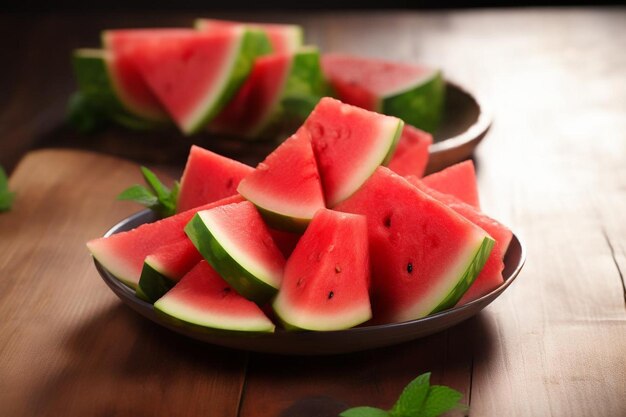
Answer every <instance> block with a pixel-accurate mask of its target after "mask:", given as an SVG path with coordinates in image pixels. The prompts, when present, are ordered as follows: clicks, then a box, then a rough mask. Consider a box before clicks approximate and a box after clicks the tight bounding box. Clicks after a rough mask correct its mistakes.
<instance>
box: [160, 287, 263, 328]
mask: <svg viewBox="0 0 626 417" xmlns="http://www.w3.org/2000/svg"><path fill="white" fill-rule="evenodd" d="M154 308H156V309H158V310H160V311H162V312H163V313H165V314H167V315H169V316H172V317H175V318H177V319H179V320H183V321H185V322H188V323H193V324H197V325H199V326H204V327H210V328H214V329H223V330H240V331H252V332H273V331H274V328H275V326H274V324H273V323H272V322H271V321H270V320H269V319H268V318H267V317H265V315H263V313H262V312H261V311H260V310H259V314H256V315H254V316H245V317H243V316H237V317H233V316H232V315H230V314H220V313H218V312H215V311H209V310H207V309H200V308H194V307H193V306H190V305H188V304H185V303H184V302H182V301H180V300H177V299H175V298H174V297H168V296H167V295H165V296H163V297H162V298H161V299H159V300H158V301H157V302H156V303H154ZM209 308H210V307H209Z"/></svg>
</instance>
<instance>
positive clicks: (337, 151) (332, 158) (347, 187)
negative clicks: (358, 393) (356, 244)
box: [304, 97, 403, 207]
mask: <svg viewBox="0 0 626 417" xmlns="http://www.w3.org/2000/svg"><path fill="white" fill-rule="evenodd" d="M402 126H403V122H402V120H400V119H397V118H395V117H390V116H383V115H382V114H377V113H373V112H369V111H367V110H363V109H360V108H358V107H354V106H350V105H347V104H344V103H342V102H340V101H338V100H335V99H332V98H329V97H325V98H323V99H322V100H320V102H319V103H318V105H317V106H316V107H315V109H314V110H313V112H312V113H311V115H310V116H309V117H308V118H307V120H306V121H305V123H304V127H305V128H306V129H307V130H308V131H309V132H310V134H311V141H312V144H313V151H314V153H315V158H316V160H317V164H318V169H319V171H320V176H321V178H322V188H323V189H324V195H325V197H326V204H327V206H328V207H334V206H335V205H336V204H338V203H340V202H341V201H343V200H345V199H346V198H348V197H349V196H350V195H352V194H353V193H354V192H355V191H356V190H358V189H359V187H360V186H361V185H362V184H363V183H364V182H365V181H366V180H367V179H368V178H369V177H370V175H372V174H373V173H374V171H375V170H376V167H378V166H379V165H380V164H383V163H387V162H388V161H389V159H390V158H391V155H392V154H393V151H394V150H395V146H396V142H397V140H398V138H399V137H400V133H401V132H402Z"/></svg>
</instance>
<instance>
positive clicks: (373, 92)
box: [322, 54, 432, 111]
mask: <svg viewBox="0 0 626 417" xmlns="http://www.w3.org/2000/svg"><path fill="white" fill-rule="evenodd" d="M322 69H323V71H324V74H325V75H326V77H327V78H328V80H329V81H330V83H331V84H332V86H333V88H334V89H335V91H336V92H337V96H338V97H339V98H340V99H341V100H342V101H344V102H346V103H349V104H352V105H354V106H359V107H361V108H364V109H367V110H372V111H380V108H379V107H380V100H381V98H384V97H385V96H389V95H392V94H396V93H398V92H401V91H403V90H405V89H406V88H408V87H410V86H413V85H415V80H416V79H417V78H420V77H427V76H429V75H430V74H432V70H431V69H429V68H424V67H421V66H417V65H411V64H402V63H399V62H389V61H385V60H382V59H375V58H365V57H363V58H361V57H356V56H351V55H343V54H325V55H324V56H323V57H322Z"/></svg>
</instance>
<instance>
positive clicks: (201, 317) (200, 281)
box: [154, 261, 274, 333]
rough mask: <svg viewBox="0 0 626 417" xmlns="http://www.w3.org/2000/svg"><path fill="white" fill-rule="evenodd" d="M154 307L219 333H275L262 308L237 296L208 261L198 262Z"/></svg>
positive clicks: (179, 319) (186, 321)
mask: <svg viewBox="0 0 626 417" xmlns="http://www.w3.org/2000/svg"><path fill="white" fill-rule="evenodd" d="M154 308H155V309H156V310H157V311H159V312H161V313H163V314H165V315H167V316H168V317H171V318H173V319H174V320H176V321H181V322H183V323H188V324H191V325H193V326H200V327H205V328H210V329H216V330H233V331H241V332H264V333H271V332H273V331H274V324H273V323H272V322H271V321H270V320H269V319H268V318H267V317H266V316H265V314H263V312H262V311H261V309H260V308H259V306H257V305H256V304H254V303H253V302H251V301H248V300H246V299H245V298H243V297H242V296H240V295H239V294H237V293H236V292H235V291H234V290H233V289H232V288H231V287H230V286H229V285H228V283H227V282H226V281H224V280H223V279H222V278H221V277H220V276H219V275H218V274H217V273H216V272H215V271H214V270H213V268H211V266H210V265H209V264H208V263H207V262H206V261H201V262H200V263H198V264H197V265H196V266H195V267H194V268H193V269H192V270H191V271H190V272H189V273H188V274H187V275H185V276H184V277H183V279H182V280H181V281H180V282H179V283H178V284H176V286H175V287H174V288H172V289H171V290H170V291H169V292H168V293H167V294H165V295H164V296H163V297H162V298H160V299H159V300H158V301H157V302H156V303H154Z"/></svg>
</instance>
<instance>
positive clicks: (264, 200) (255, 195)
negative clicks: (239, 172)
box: [237, 179, 324, 221]
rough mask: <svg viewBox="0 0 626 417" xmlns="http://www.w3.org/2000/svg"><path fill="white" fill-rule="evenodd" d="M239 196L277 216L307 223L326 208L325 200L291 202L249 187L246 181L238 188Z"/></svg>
mask: <svg viewBox="0 0 626 417" xmlns="http://www.w3.org/2000/svg"><path fill="white" fill-rule="evenodd" d="M237 191H238V192H239V194H241V195H242V196H244V197H245V198H246V200H249V201H251V202H253V203H254V205H256V206H258V207H260V208H262V209H264V210H267V211H269V212H272V213H276V214H277V215H281V216H285V217H289V218H292V219H295V220H296V221H297V220H302V221H307V220H310V219H312V218H313V215H314V214H315V212H316V211H317V210H319V209H320V208H322V207H324V200H323V199H321V200H320V204H318V202H311V203H310V204H307V203H306V202H304V201H294V202H289V201H285V200H284V199H283V196H279V197H278V198H276V197H275V196H274V195H273V194H272V193H271V192H270V193H268V192H266V191H265V190H263V189H259V188H256V187H248V185H247V182H246V181H245V179H244V180H243V181H241V183H239V187H237Z"/></svg>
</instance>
